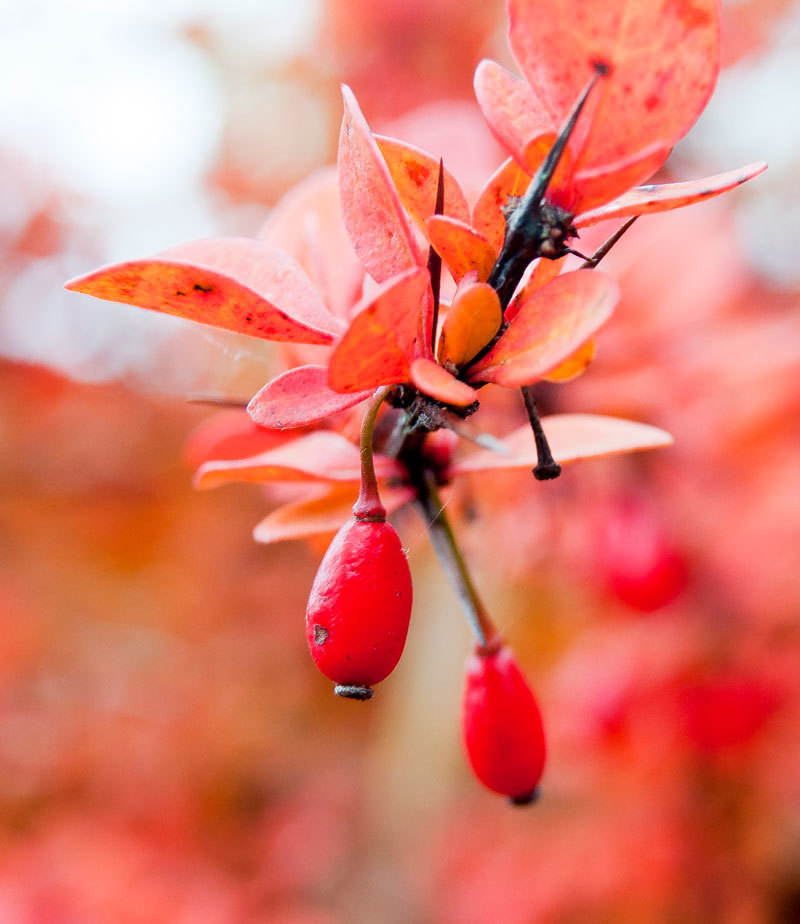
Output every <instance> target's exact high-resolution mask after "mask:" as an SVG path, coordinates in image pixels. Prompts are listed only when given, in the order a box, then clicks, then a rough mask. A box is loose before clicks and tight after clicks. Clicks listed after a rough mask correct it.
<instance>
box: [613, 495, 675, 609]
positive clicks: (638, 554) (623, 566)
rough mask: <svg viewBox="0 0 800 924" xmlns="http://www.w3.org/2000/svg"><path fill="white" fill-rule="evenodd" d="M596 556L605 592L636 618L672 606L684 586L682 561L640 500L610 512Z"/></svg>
mask: <svg viewBox="0 0 800 924" xmlns="http://www.w3.org/2000/svg"><path fill="white" fill-rule="evenodd" d="M598 552H599V563H600V568H601V571H602V573H603V576H604V580H605V583H606V586H607V587H608V589H609V590H610V591H611V592H612V593H613V594H614V595H615V596H616V597H617V598H618V599H620V600H621V601H622V602H623V603H625V604H627V605H628V606H630V607H632V608H633V609H636V610H639V611H640V612H644V613H650V612H653V611H654V610H657V609H660V608H661V607H663V606H666V605H667V604H669V603H672V601H673V600H675V599H676V598H677V597H678V596H680V594H681V593H682V592H683V591H684V589H685V588H686V585H687V583H688V570H687V567H686V561H685V559H684V557H683V555H681V553H680V552H679V551H678V549H677V548H676V546H675V544H674V543H673V541H672V539H671V538H670V536H669V534H668V532H667V529H666V527H665V526H664V524H663V523H662V522H661V520H660V518H659V516H658V514H657V512H656V511H655V509H653V508H652V507H651V506H650V505H649V504H647V503H646V502H645V501H643V500H641V499H639V498H636V497H627V498H623V499H621V500H619V501H617V502H616V503H614V504H613V505H612V506H611V507H610V509H609V511H608V515H607V516H606V518H605V522H604V524H603V528H602V531H601V541H600V544H599V549H598Z"/></svg>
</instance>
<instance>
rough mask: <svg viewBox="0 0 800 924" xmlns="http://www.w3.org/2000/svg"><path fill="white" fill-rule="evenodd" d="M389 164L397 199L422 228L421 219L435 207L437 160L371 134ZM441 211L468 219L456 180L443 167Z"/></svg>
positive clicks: (410, 147)
mask: <svg viewBox="0 0 800 924" xmlns="http://www.w3.org/2000/svg"><path fill="white" fill-rule="evenodd" d="M374 137H375V141H376V142H377V144H378V147H379V148H380V151H381V154H383V156H384V159H385V160H386V165H387V166H388V168H389V173H390V174H391V176H392V180H393V181H394V185H395V187H396V189H397V193H398V195H399V196H400V200H401V202H402V203H403V205H404V206H405V207H406V209H407V210H408V213H409V214H410V215H411V217H412V218H413V219H414V221H415V222H416V223H417V224H418V225H419V227H420V230H421V231H422V232H423V233H424V232H425V220H426V219H427V218H429V217H430V216H431V215H433V214H434V212H435V211H436V190H437V187H438V183H439V160H438V158H435V157H433V156H432V155H431V154H428V153H426V152H425V151H422V150H420V148H415V147H414V146H413V145H410V144H406V143H405V142H404V141H397V140H396V139H394V138H385V137H383V136H382V135H375V136H374ZM443 214H444V215H449V216H450V217H451V218H457V219H459V220H460V221H469V206H468V205H467V200H466V198H465V197H464V193H463V192H462V190H461V187H460V186H459V185H458V181H457V180H456V178H455V177H454V176H453V174H452V173H450V171H449V170H448V169H447V167H445V170H444V212H443Z"/></svg>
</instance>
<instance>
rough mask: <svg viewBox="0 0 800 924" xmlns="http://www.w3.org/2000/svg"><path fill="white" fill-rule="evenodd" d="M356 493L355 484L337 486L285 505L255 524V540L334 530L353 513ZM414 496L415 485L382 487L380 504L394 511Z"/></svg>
mask: <svg viewBox="0 0 800 924" xmlns="http://www.w3.org/2000/svg"><path fill="white" fill-rule="evenodd" d="M357 496H358V490H357V488H356V486H355V485H346V486H345V485H336V486H334V487H333V488H331V490H330V491H327V492H326V493H325V494H323V495H322V496H319V497H313V498H311V499H310V500H309V499H304V500H301V501H293V502H292V503H290V504H285V505H284V506H283V507H279V508H278V509H277V510H273V511H272V513H270V514H269V515H268V516H267V517H265V518H264V519H263V520H262V521H261V522H260V523H259V524H258V526H256V528H255V529H254V530H253V538H254V539H255V540H256V542H264V543H268V542H280V541H282V540H285V539H308V538H309V537H311V536H319V535H322V534H324V533H335V532H336V531H337V530H338V529H339V527H341V526H343V525H344V524H345V523H346V522H347V521H348V520H349V519H350V518H351V517H352V516H353V504H354V503H355V500H356V497H357ZM413 499H414V489H413V488H408V487H396V488H393V487H389V486H384V487H382V488H381V503H382V504H383V506H384V507H385V508H386V512H387V513H394V511H395V510H398V509H399V508H400V507H402V506H403V505H404V504H407V503H410V502H411V501H412V500H413Z"/></svg>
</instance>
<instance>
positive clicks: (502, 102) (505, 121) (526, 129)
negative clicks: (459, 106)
mask: <svg viewBox="0 0 800 924" xmlns="http://www.w3.org/2000/svg"><path fill="white" fill-rule="evenodd" d="M475 95H476V97H477V98H478V104H479V105H480V107H481V111H482V112H483V115H484V117H485V118H486V121H487V122H488V123H489V128H490V129H491V130H492V134H493V135H494V136H495V138H497V140H498V141H499V142H500V144H501V145H502V146H503V147H504V148H505V149H506V150H507V151H508V152H509V153H510V154H511V156H512V157H513V158H514V160H515V161H516V162H517V163H518V164H519V165H520V166H524V165H525V164H526V160H525V148H526V146H527V145H528V144H529V143H530V142H531V141H532V140H533V139H534V138H538V137H539V136H540V135H552V134H553V133H555V132H557V131H558V129H559V125H558V124H557V123H556V121H555V119H554V118H553V116H552V114H551V113H550V112H548V110H547V109H546V108H545V106H544V105H543V104H542V101H541V100H540V99H539V97H538V96H537V95H536V92H535V90H534V88H533V87H531V85H530V84H528V83H526V82H525V81H524V80H520V79H519V77H515V76H514V75H513V74H511V73H510V72H509V71H507V70H506V69H505V68H504V67H501V66H500V65H499V64H497V63H496V62H494V61H489V60H484V61H481V63H480V64H479V65H478V67H477V69H476V71H475Z"/></svg>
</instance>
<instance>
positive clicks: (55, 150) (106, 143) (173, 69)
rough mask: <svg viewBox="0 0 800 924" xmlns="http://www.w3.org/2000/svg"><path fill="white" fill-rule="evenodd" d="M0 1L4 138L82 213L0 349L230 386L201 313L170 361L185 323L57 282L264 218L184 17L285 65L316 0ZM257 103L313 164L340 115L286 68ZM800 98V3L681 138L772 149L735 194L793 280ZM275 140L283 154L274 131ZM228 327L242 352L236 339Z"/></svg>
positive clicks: (758, 253)
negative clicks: (285, 79)
mask: <svg viewBox="0 0 800 924" xmlns="http://www.w3.org/2000/svg"><path fill="white" fill-rule="evenodd" d="M376 2H380V0H376ZM431 2H432V3H433V2H435V0H431ZM474 2H476V0H474ZM0 14H2V21H3V29H2V32H1V33H0V152H2V151H6V152H7V151H9V150H10V151H12V152H17V153H18V154H19V155H21V156H22V157H24V158H25V159H26V160H28V161H30V163H31V164H32V165H34V167H35V169H36V172H37V173H38V174H39V176H40V177H43V178H46V177H50V178H52V180H53V182H54V183H55V185H57V186H58V187H59V188H60V189H61V190H62V191H64V192H66V193H68V194H69V202H70V203H71V209H72V213H71V222H72V224H73V225H74V226H75V228H76V229H78V233H76V234H75V235H74V239H72V240H70V241H69V243H68V246H67V249H66V251H65V252H64V253H63V254H61V255H59V256H58V257H57V258H47V259H41V260H38V261H35V262H33V263H32V264H31V265H30V266H29V267H28V268H27V269H26V270H25V271H23V272H22V273H21V274H19V275H18V276H17V277H16V278H15V281H14V282H13V284H12V285H11V288H10V290H9V291H8V292H7V293H6V296H5V299H4V303H3V305H2V306H0V353H2V354H5V355H8V356H12V357H15V358H19V359H24V360H31V361H36V362H43V363H46V364H48V365H51V366H54V367H56V368H59V369H61V370H63V371H65V372H66V373H68V374H70V375H72V376H74V377H77V378H82V379H86V380H104V379H109V378H117V377H124V378H126V379H128V380H132V381H134V382H136V383H137V384H139V385H141V386H143V387H152V388H157V389H160V390H167V391H173V392H177V393H182V392H183V393H185V392H186V391H197V390H214V389H215V388H216V389H219V390H224V389H226V388H228V389H235V388H236V383H237V373H236V369H235V367H236V363H233V364H231V363H230V361H229V362H228V364H227V365H226V364H225V363H224V362H223V363H216V364H215V362H214V358H215V356H216V353H217V349H218V347H217V345H216V343H215V342H214V341H215V338H214V336H213V335H211V334H208V333H207V331H206V330H205V329H203V330H201V331H199V332H198V331H197V330H196V328H197V325H192V327H193V328H195V330H194V332H193V333H191V334H188V335H187V334H185V333H181V338H180V343H181V362H175V360H174V355H173V353H172V352H171V351H170V344H172V343H174V342H175V341H176V334H175V332H176V331H181V332H183V331H184V330H186V329H187V327H186V325H185V322H180V321H177V320H175V319H171V318H165V317H162V316H159V315H157V314H154V313H151V312H144V311H139V310H136V309H132V308H129V307H125V306H118V305H115V304H112V303H107V302H97V301H96V300H94V299H90V298H88V297H83V296H79V295H77V294H75V293H67V292H64V291H63V290H62V288H61V286H62V284H63V282H64V280H65V279H67V278H70V277H71V276H74V275H77V274H79V273H82V272H86V271H88V270H90V269H93V268H94V267H95V266H97V265H99V264H101V263H104V262H111V261H114V260H118V259H126V258H133V257H139V256H145V255H148V254H152V253H155V252H157V251H158V250H160V249H162V248H164V247H167V246H169V245H171V244H175V243H179V242H182V241H185V240H191V239H194V238H199V237H208V236H213V235H217V234H230V233H247V232H248V231H250V230H253V229H254V228H255V227H256V226H257V224H258V221H257V218H256V216H255V215H250V214H246V213H243V212H241V211H240V212H235V211H232V210H231V209H230V208H227V209H226V207H225V205H224V203H223V202H222V201H221V197H220V196H219V195H217V196H216V197H214V196H213V195H212V193H211V192H210V191H209V189H208V187H207V185H206V184H205V182H204V178H205V176H206V174H207V172H208V170H209V169H210V167H211V166H212V165H213V164H214V162H215V157H216V155H217V153H218V150H219V145H220V141H221V132H222V128H223V125H224V118H225V111H224V106H225V105H227V100H228V97H227V96H226V93H225V86H224V83H223V81H224V79H225V75H224V74H221V73H220V72H219V71H218V69H217V66H216V64H215V62H214V61H213V60H212V59H211V57H210V56H209V55H207V54H206V53H205V52H204V51H203V50H202V49H201V47H200V46H198V45H197V44H195V43H193V42H192V41H190V40H189V39H188V38H187V37H185V33H186V30H187V29H188V28H190V27H197V26H202V28H203V29H204V30H206V31H208V33H209V34H211V35H213V37H214V41H215V43H216V45H217V47H218V48H219V47H220V46H222V47H223V48H224V47H226V46H228V47H229V48H230V49H231V52H232V58H233V59H235V60H236V61H237V62H239V66H240V67H241V69H243V71H248V70H250V71H252V72H254V73H255V72H256V71H258V70H259V68H261V69H262V71H263V70H264V69H266V70H267V71H270V70H275V71H277V70H278V69H279V68H280V66H281V65H282V64H284V63H286V62H287V61H290V60H291V59H292V58H293V56H295V55H300V54H302V53H303V49H304V47H307V46H308V45H309V44H310V42H311V40H312V38H313V36H314V34H315V31H314V30H315V24H316V22H317V17H318V9H317V6H316V3H315V0H25V2H22V0H0ZM254 102H257V104H258V107H264V108H265V109H267V110H268V111H266V112H265V111H254V112H253V113H252V120H253V122H252V125H253V126H255V127H259V126H260V125H263V126H264V130H265V131H267V130H274V128H272V129H271V128H270V126H275V125H276V124H280V123H281V120H282V119H283V120H285V119H286V118H287V117H288V118H289V119H291V120H292V122H293V124H295V126H296V128H295V130H296V131H305V132H306V134H305V135H303V139H304V143H303V145H302V150H303V151H304V152H305V154H304V155H303V156H306V157H307V158H308V167H309V169H311V168H312V167H313V166H314V164H315V163H316V162H317V159H318V158H319V157H321V156H322V154H321V152H322V150H324V144H325V141H326V138H327V133H328V132H329V128H330V126H328V125H327V124H320V123H321V122H322V121H323V120H325V119H328V118H329V113H328V112H327V111H326V110H325V111H324V110H323V109H322V104H321V102H318V101H315V100H314V99H313V98H305V97H303V98H296V97H293V96H292V94H291V93H289V92H288V91H287V90H286V89H285V88H283V87H281V86H279V85H277V84H276V86H275V92H274V95H273V96H272V97H270V96H269V95H267V96H266V97H265V96H264V95H263V94H261V95H256V96H254ZM799 105H800V3H798V4H796V5H795V7H794V13H793V15H792V17H791V18H790V20H789V22H784V23H783V26H782V28H781V29H780V30H779V34H778V35H776V36H775V39H774V41H773V47H772V48H771V50H770V53H769V54H768V55H766V56H764V57H763V58H762V57H760V58H758V59H755V60H753V61H748V60H745V61H743V62H741V63H740V64H739V65H737V66H736V67H735V68H733V69H732V70H730V71H729V72H727V73H725V74H723V77H722V79H721V82H720V85H719V88H718V90H717V93H716V94H715V97H714V100H713V102H712V104H711V106H710V108H709V109H708V110H707V112H706V113H705V114H704V116H703V117H702V119H701V121H700V123H699V124H698V126H697V128H696V129H695V131H694V132H693V133H692V135H691V137H690V139H689V140H688V141H687V142H685V143H684V144H683V145H682V146H681V149H680V151H679V152H678V154H679V158H681V159H685V160H686V162H687V165H688V163H689V162H690V161H694V160H696V161H698V162H701V163H703V164H705V165H711V169H712V170H713V171H723V170H727V169H730V168H732V167H735V166H738V165H740V164H744V163H747V162H750V161H753V160H758V159H767V160H768V161H770V170H769V171H768V173H767V174H766V175H765V177H762V178H759V179H758V180H756V181H755V182H754V183H753V184H751V186H748V187H746V188H745V189H743V190H740V191H739V192H738V193H736V194H735V195H736V196H737V203H738V208H739V216H740V226H741V232H742V234H743V236H744V237H745V239H746V241H747V247H748V252H749V253H750V254H751V255H752V258H753V261H754V263H755V265H756V266H758V267H759V268H760V269H761V270H762V271H763V272H766V273H768V274H769V275H770V276H771V278H772V279H773V280H774V281H775V282H776V283H777V284H780V285H784V286H793V287H798V286H800V260H798V259H797V257H796V250H797V245H796V242H797V240H798V238H799V237H800V179H798V177H800V114H799V113H798V106H799ZM275 156H276V158H279V157H280V156H284V157H286V156H287V154H286V153H285V152H284V153H283V155H281V152H280V150H279V145H278V143H277V140H276V153H275ZM289 156H293V157H296V156H297V154H296V153H294V152H292V153H291V154H290V155H289ZM680 164H681V160H680V159H679V161H678V165H680ZM1 167H2V164H1V163H0V168H1ZM691 175H692V173H691V172H689V170H688V166H687V173H686V178H689V177H690V176H691ZM14 184H15V180H9V179H8V178H6V180H5V181H3V180H2V179H1V178H0V192H2V201H0V240H1V239H2V232H3V228H4V227H10V226H12V225H13V224H14V222H15V221H17V220H18V217H19V213H20V210H23V211H24V209H25V208H29V207H30V204H31V200H32V199H34V200H35V198H36V194H37V193H36V188H35V186H36V184H35V183H34V188H33V191H31V190H30V189H29V190H28V191H27V192H25V195H24V196H23V194H22V192H23V191H21V190H20V189H16V188H15V185H14ZM46 188H47V186H46V184H45V183H42V186H41V191H42V193H41V194H42V195H44V191H45V190H46ZM692 246H694V245H692ZM227 342H228V344H229V346H228V348H227V349H228V359H229V360H230V357H231V355H232V354H236V352H237V351H238V349H239V347H238V346H236V343H237V342H238V343H241V340H239V341H236V338H228V339H227ZM215 366H216V372H215V371H213V369H214V367H215ZM215 376H216V378H215ZM264 377H265V378H266V376H264Z"/></svg>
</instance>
